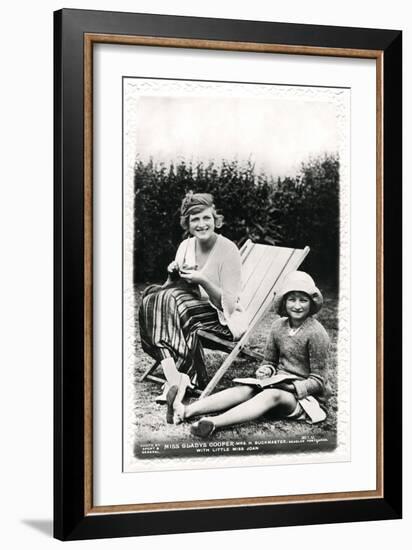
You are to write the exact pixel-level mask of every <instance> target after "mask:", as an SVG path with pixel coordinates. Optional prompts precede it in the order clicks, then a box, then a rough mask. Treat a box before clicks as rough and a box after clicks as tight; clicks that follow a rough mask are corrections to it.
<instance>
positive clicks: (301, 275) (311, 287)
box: [275, 271, 323, 315]
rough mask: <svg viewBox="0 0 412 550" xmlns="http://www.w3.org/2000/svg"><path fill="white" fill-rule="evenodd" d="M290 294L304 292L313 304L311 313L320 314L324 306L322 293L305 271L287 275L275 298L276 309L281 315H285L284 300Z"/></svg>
mask: <svg viewBox="0 0 412 550" xmlns="http://www.w3.org/2000/svg"><path fill="white" fill-rule="evenodd" d="M289 292H304V293H305V294H307V295H308V296H309V298H310V300H311V302H312V308H311V313H318V311H320V309H321V308H322V305H323V296H322V293H321V291H320V290H319V289H318V288H317V286H316V285H315V281H314V280H313V279H312V277H311V276H310V275H309V274H308V273H305V271H291V272H290V273H289V274H288V275H286V277H285V279H284V280H283V283H282V285H281V287H280V289H279V291H278V292H277V293H276V296H275V309H276V311H277V312H278V313H279V314H280V315H282V314H283V315H284V314H285V308H284V298H285V296H286V294H288V293H289Z"/></svg>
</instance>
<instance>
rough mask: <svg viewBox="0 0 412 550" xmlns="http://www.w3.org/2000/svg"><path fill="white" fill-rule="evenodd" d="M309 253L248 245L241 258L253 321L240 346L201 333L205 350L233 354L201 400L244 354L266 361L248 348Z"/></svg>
mask: <svg viewBox="0 0 412 550" xmlns="http://www.w3.org/2000/svg"><path fill="white" fill-rule="evenodd" d="M309 251H310V249H309V247H308V246H306V247H305V248H304V249H298V248H286V247H281V246H271V245H265V244H256V243H253V242H252V241H251V240H248V241H246V243H245V244H244V245H243V246H242V248H241V250H240V255H241V258H242V281H243V287H242V293H241V297H240V299H241V303H242V305H243V307H244V308H245V310H246V313H247V316H248V319H249V327H248V329H247V331H246V332H245V334H244V335H243V336H242V338H241V339H240V340H239V341H237V342H231V341H227V340H224V339H223V338H220V337H218V336H216V335H214V334H211V333H209V332H207V331H206V330H200V331H199V333H198V334H199V336H200V340H201V343H202V345H203V346H204V347H207V348H209V349H215V350H221V351H226V352H228V353H229V355H228V356H227V357H226V359H225V360H224V362H223V363H222V365H221V366H220V367H219V369H218V370H217V371H216V373H215V375H214V376H213V378H212V379H211V380H210V381H209V383H208V384H207V386H206V387H205V389H204V390H203V392H202V393H201V395H200V398H203V397H206V396H207V395H209V394H210V393H212V392H213V390H214V389H215V387H216V386H217V384H218V383H219V382H220V380H221V379H222V377H223V376H224V374H225V373H226V372H227V370H228V369H229V368H230V366H231V365H232V363H233V362H234V361H235V359H236V358H237V357H238V356H239V355H240V354H242V355H246V356H249V357H254V358H256V359H263V354H261V353H258V352H256V351H254V350H252V349H249V348H247V347H246V344H247V342H248V340H249V338H250V335H251V333H252V331H253V329H254V327H255V326H256V325H257V323H258V322H259V321H260V320H261V319H262V317H263V316H264V315H265V314H266V312H267V311H268V309H269V308H270V307H271V305H272V303H273V298H274V295H275V294H276V291H277V290H278V288H279V287H280V285H281V284H282V281H283V279H284V278H285V276H286V275H287V274H288V273H290V272H291V271H295V270H297V269H298V268H299V266H300V264H301V263H302V262H303V260H304V259H305V257H306V256H307V255H308V254H309ZM200 370H201V369H200Z"/></svg>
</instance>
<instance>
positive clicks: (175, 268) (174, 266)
mask: <svg viewBox="0 0 412 550" xmlns="http://www.w3.org/2000/svg"><path fill="white" fill-rule="evenodd" d="M176 271H179V264H178V263H177V262H176V260H173V262H170V264H169V265H168V266H167V272H168V273H175V272H176Z"/></svg>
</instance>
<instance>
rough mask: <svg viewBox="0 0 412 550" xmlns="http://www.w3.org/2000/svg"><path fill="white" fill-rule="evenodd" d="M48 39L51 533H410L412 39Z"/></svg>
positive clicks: (296, 30) (308, 31) (223, 28)
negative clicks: (405, 157) (405, 292)
mask: <svg viewBox="0 0 412 550" xmlns="http://www.w3.org/2000/svg"><path fill="white" fill-rule="evenodd" d="M54 24H55V386H54V387H55V409H54V411H55V447H54V449H55V473H54V475H55V514H54V525H55V536H56V537H57V538H59V539H61V540H75V539H86V538H100V537H121V536H137V535H151V534H161V533H179V532H193V531H207V530H223V529H224V530H228V529H239V528H257V527H273V526H285V525H302V524H314V523H331V522H341V521H365V520H377V519H395V518H400V517H401V513H402V512H401V509H402V497H401V479H402V463H401V460H402V452H401V436H402V429H401V420H402V419H401V410H402V395H401V317H402V315H401V286H402V285H401V245H402V242H401V178H402V164H401V151H402V143H401V141H402V131H401V115H402V113H401V98H402V72H401V67H402V33H401V32H400V31H394V30H376V29H358V28H343V27H325V26H313V25H296V24H286V23H269V22H255V21H235V20H223V19H203V18H190V17H177V16H159V15H148V14H131V13H114V12H99V11H84V10H72V9H69V10H66V9H64V10H61V11H58V12H56V13H55V19H54Z"/></svg>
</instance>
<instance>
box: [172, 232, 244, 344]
mask: <svg viewBox="0 0 412 550" xmlns="http://www.w3.org/2000/svg"><path fill="white" fill-rule="evenodd" d="M195 242H196V239H195V237H190V238H188V239H186V240H185V241H183V242H181V243H180V245H179V248H178V250H177V253H176V262H177V263H178V264H179V267H180V268H182V267H183V266H184V265H188V266H194V265H196V264H197V262H196V249H195ZM241 268H242V262H241V257H240V252H239V249H238V248H237V246H236V245H235V243H233V242H232V241H230V240H229V239H227V238H226V237H223V235H218V236H217V239H216V242H215V244H214V247H213V249H212V250H211V252H210V255H209V257H208V259H207V260H206V263H205V264H204V266H203V267H202V269H201V270H200V271H201V273H202V274H203V275H204V276H205V277H207V279H209V281H210V282H211V283H213V284H214V285H216V286H218V287H219V289H220V290H221V293H222V299H221V302H222V304H221V305H222V309H219V308H216V307H215V306H214V305H213V303H212V302H210V300H209V296H208V295H207V293H206V292H205V290H204V289H203V288H202V287H200V292H201V299H203V300H209V302H210V304H211V305H212V306H213V307H215V309H216V310H217V313H218V316H219V321H220V323H221V324H222V325H227V326H228V328H229V329H230V331H231V333H232V334H233V337H234V339H235V340H237V339H239V338H240V337H241V336H242V334H244V332H245V331H246V329H247V326H248V322H247V319H246V314H245V312H244V311H243V308H242V306H241V304H240V300H239V297H240V293H241V290H242V271H241Z"/></svg>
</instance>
